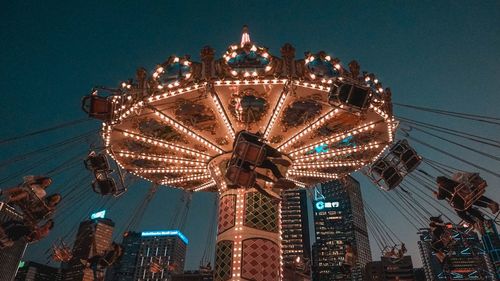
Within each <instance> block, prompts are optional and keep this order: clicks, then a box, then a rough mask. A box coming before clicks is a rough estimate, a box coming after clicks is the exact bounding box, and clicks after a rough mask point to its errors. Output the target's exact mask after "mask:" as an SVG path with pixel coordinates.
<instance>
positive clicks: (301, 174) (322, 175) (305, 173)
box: [287, 169, 339, 179]
mask: <svg viewBox="0 0 500 281" xmlns="http://www.w3.org/2000/svg"><path fill="white" fill-rule="evenodd" d="M287 174H288V176H299V177H312V178H324V179H338V178H339V176H338V175H337V174H330V173H320V172H308V171H299V170H294V169H289V170H288V172H287Z"/></svg>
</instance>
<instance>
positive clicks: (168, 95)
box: [148, 84, 203, 102]
mask: <svg viewBox="0 0 500 281" xmlns="http://www.w3.org/2000/svg"><path fill="white" fill-rule="evenodd" d="M202 86H203V84H202V85H200V84H194V85H192V86H188V87H185V88H179V89H177V90H173V91H169V90H167V91H165V92H163V93H161V94H159V95H155V96H151V97H149V98H148V102H154V101H160V100H164V99H168V98H171V97H175V96H179V95H183V94H187V93H189V92H192V91H195V90H198V89H199V88H200V87H202Z"/></svg>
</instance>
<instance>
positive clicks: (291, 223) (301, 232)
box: [281, 189, 311, 265]
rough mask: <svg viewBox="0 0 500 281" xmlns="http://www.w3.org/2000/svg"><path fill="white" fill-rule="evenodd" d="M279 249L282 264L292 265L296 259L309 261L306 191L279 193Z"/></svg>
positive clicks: (309, 245)
mask: <svg viewBox="0 0 500 281" xmlns="http://www.w3.org/2000/svg"><path fill="white" fill-rule="evenodd" d="M281 196H282V198H283V201H282V203H281V232H282V235H281V239H282V240H281V247H282V251H283V264H284V265H288V264H293V263H294V262H295V260H296V258H297V257H300V259H302V260H310V259H311V243H310V238H309V216H308V209H307V190H305V189H296V190H285V191H283V192H282V193H281Z"/></svg>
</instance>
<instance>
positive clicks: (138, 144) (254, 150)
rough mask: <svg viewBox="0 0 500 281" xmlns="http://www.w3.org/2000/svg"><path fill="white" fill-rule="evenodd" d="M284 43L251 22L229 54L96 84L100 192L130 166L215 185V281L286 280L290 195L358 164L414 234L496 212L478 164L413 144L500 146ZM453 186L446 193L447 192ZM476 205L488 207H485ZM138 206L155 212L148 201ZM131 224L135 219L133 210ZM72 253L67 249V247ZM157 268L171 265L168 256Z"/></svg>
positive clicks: (175, 181) (160, 181) (210, 53)
mask: <svg viewBox="0 0 500 281" xmlns="http://www.w3.org/2000/svg"><path fill="white" fill-rule="evenodd" d="M280 52H281V54H280V56H279V57H278V56H275V55H273V54H271V53H270V52H269V50H268V49H267V48H265V47H262V46H259V45H257V44H256V43H254V42H252V41H251V39H250V36H249V33H248V30H247V28H246V27H244V29H243V32H242V38H241V42H240V43H238V44H233V45H230V46H229V47H228V49H227V50H226V51H225V52H224V54H223V55H222V58H219V59H217V58H216V57H215V51H214V50H213V49H212V48H210V47H208V46H207V47H204V48H203V49H202V50H201V53H200V57H201V62H196V61H193V60H191V58H190V57H189V56H183V57H178V56H171V57H169V58H168V59H167V60H166V61H165V62H163V63H161V64H159V65H158V66H157V67H156V68H155V69H154V70H153V71H152V72H151V73H150V72H148V71H147V70H145V69H143V68H140V69H138V70H137V72H136V78H135V79H130V80H127V81H125V82H123V83H121V85H120V86H119V87H118V88H106V87H96V88H94V89H93V91H92V93H91V94H90V95H88V96H85V97H84V99H83V100H82V109H83V110H84V111H85V112H86V113H87V114H88V115H89V116H90V117H92V118H94V119H98V120H100V121H102V129H101V131H100V135H101V140H102V143H103V146H102V147H103V149H102V151H97V152H95V151H92V152H91V153H90V154H88V155H87V158H86V160H85V167H86V168H87V169H88V170H90V171H91V172H92V173H93V176H94V181H93V184H92V187H93V188H92V189H93V190H94V192H96V193H99V194H101V195H114V196H115V197H119V196H120V195H121V194H123V193H124V192H126V185H127V184H126V180H124V179H125V178H126V176H128V175H133V176H135V177H136V178H141V179H144V180H147V181H149V182H151V183H152V185H153V186H154V187H157V186H167V187H171V188H177V189H182V190H183V191H185V192H187V193H189V194H191V193H192V192H214V193H217V194H218V197H219V200H218V204H219V211H218V222H215V223H217V224H216V227H217V229H216V233H217V239H216V246H215V269H214V277H215V279H214V280H266V281H272V280H281V278H282V267H283V263H282V260H281V258H282V248H281V234H282V230H281V225H280V219H281V213H280V212H281V211H280V204H281V203H280V202H281V196H280V192H281V190H285V189H295V188H308V187H311V186H314V185H316V184H319V183H323V182H327V181H332V180H340V181H342V180H343V179H344V178H345V177H346V176H348V175H350V174H352V173H353V172H355V171H358V170H359V171H361V172H362V173H364V174H365V175H367V176H368V178H369V179H370V180H371V181H372V182H373V183H374V184H375V185H377V186H378V187H379V188H380V190H381V192H382V193H383V194H384V197H385V198H387V200H389V202H391V204H393V206H394V207H395V208H396V209H398V210H400V211H401V213H402V214H403V216H404V217H405V218H407V219H408V221H409V222H410V223H411V224H412V225H413V226H414V227H415V228H416V229H418V228H419V227H420V225H424V226H427V225H426V224H427V223H428V222H429V217H431V216H433V215H437V214H445V216H446V214H449V211H448V209H449V208H450V206H451V207H452V209H454V210H455V211H457V214H458V215H459V216H460V218H462V219H463V220H464V221H465V222H466V223H468V224H469V225H473V224H474V223H475V221H474V219H471V220H468V219H469V218H470V216H467V215H470V214H469V213H467V212H468V211H470V209H471V208H473V207H472V206H473V205H477V206H481V207H484V208H490V209H491V210H492V213H494V214H495V213H497V212H498V210H497V209H498V205H495V204H496V203H494V202H493V201H492V200H490V201H488V200H489V199H488V198H486V197H484V193H485V190H486V186H487V184H486V181H485V180H484V179H482V178H481V177H480V176H479V175H478V174H477V173H465V172H463V171H460V170H459V169H455V168H453V167H451V166H449V165H446V164H443V163H441V162H438V161H434V160H430V159H429V158H426V157H423V156H420V155H419V154H417V152H416V151H415V149H413V148H412V147H411V146H410V145H409V142H408V140H407V139H409V140H412V141H414V142H418V143H420V144H421V145H425V146H429V147H430V148H431V149H434V150H437V151H440V152H441V153H445V154H446V153H447V152H446V151H444V150H442V149H440V148H437V147H435V146H432V145H429V144H427V143H425V142H423V141H421V140H419V139H417V138H414V137H413V134H414V132H415V131H416V130H419V131H421V132H423V133H426V134H431V136H432V135H434V136H436V134H437V133H435V132H436V131H437V132H440V133H445V134H447V133H450V134H452V135H454V136H456V137H466V138H468V139H469V140H472V141H477V142H482V143H483V144H486V145H491V146H495V147H499V143H498V142H497V141H495V140H491V139H484V138H480V137H477V136H474V135H471V134H468V133H465V132H460V131H456V130H455V131H453V130H451V131H450V130H446V129H445V128H443V127H440V126H438V125H434V124H430V123H425V122H420V121H415V120H412V119H408V118H404V117H399V116H398V117H397V118H396V117H395V116H394V114H393V104H392V100H391V90H390V89H389V88H384V87H383V86H382V84H381V82H380V81H379V80H378V78H377V77H376V76H375V75H374V74H372V73H368V72H363V71H361V70H360V66H359V64H358V63H357V62H356V61H352V62H350V63H348V64H347V65H344V64H342V63H341V62H340V60H339V59H338V58H335V57H333V56H330V55H328V54H326V53H325V52H322V51H321V52H318V53H310V52H307V53H305V57H304V58H299V59H297V58H296V57H295V49H294V48H293V47H292V46H291V45H290V44H285V45H284V46H283V47H282V48H281V49H280ZM401 106H402V107H403V106H404V107H408V108H410V109H413V110H421V111H428V112H432V113H435V114H442V115H447V116H451V117H459V118H465V119H467V118H469V119H475V120H479V121H486V122H490V123H495V124H497V123H498V121H499V120H497V118H492V117H485V116H477V115H474V116H473V115H468V114H459V113H456V112H450V111H444V110H433V109H428V108H421V107H416V106H410V105H401ZM400 124H402V125H400ZM69 125H71V126H73V125H74V124H68V126H69ZM398 128H399V130H398ZM396 134H399V135H402V136H403V137H399V138H396ZM79 139H81V137H78V138H76V139H75V141H77V140H79ZM444 140H448V139H446V138H444ZM450 142H451V141H450ZM452 143H453V142H452ZM448 154H449V153H448ZM448 156H450V157H452V158H454V159H456V160H459V161H462V162H465V163H469V164H472V166H473V167H475V168H477V169H480V170H482V171H485V172H486V173H489V174H493V175H494V176H496V177H498V176H499V175H498V174H496V173H495V172H494V171H491V170H488V169H486V168H484V167H481V166H479V165H477V164H474V163H470V162H468V161H467V160H464V159H462V158H460V157H458V156H455V155H451V154H449V155H448ZM110 162H112V163H116V169H114V170H113V169H111V167H110ZM423 165H426V167H427V168H429V169H433V170H434V171H435V172H437V173H438V175H443V174H444V175H447V176H448V177H449V178H450V180H451V182H453V183H455V185H454V186H452V187H451V189H450V188H449V187H450V186H446V184H444V183H443V185H442V186H441V184H440V187H439V189H436V188H435V187H434V186H435V185H436V183H435V182H434V179H435V176H433V175H431V174H430V172H426V171H425V170H423V167H422V166H423ZM419 166H420V167H419ZM416 170H418V171H419V172H420V173H417V172H416ZM438 183H439V182H438ZM452 185H453V184H452ZM447 188H448V189H447ZM389 191H390V192H389ZM402 191H403V192H402ZM429 191H430V192H435V191H436V192H437V193H439V192H441V193H439V194H438V199H444V200H447V201H449V205H445V204H443V203H432V202H431V203H429V202H430V200H434V199H435V198H433V196H432V195H429V194H428V193H430V192H429ZM446 191H447V192H448V193H449V194H443V192H446ZM394 194H395V195H394ZM440 196H441V197H440ZM63 197H64V196H63ZM150 199H151V197H149V199H148V200H150ZM486 199H488V200H486ZM148 200H146V201H148ZM485 200H486V201H485ZM187 201H189V199H188V200H187ZM422 201H423V202H424V203H420V202H422ZM479 201H483V202H482V203H484V204H482V205H481V204H479V205H478V202H479ZM404 203H408V204H406V205H403V204H404ZM426 204H428V205H430V206H432V208H434V209H432V208H429V207H426V206H425V205H426ZM364 205H365V212H366V214H367V217H368V219H369V220H368V227H369V229H370V231H371V232H374V233H375V239H376V240H377V245H378V246H379V248H380V250H381V252H382V253H383V255H384V256H399V258H401V256H402V255H404V253H405V252H406V248H405V247H404V244H403V243H402V242H401V241H400V240H399V239H397V237H394V235H393V233H392V232H391V233H392V234H391V233H388V232H387V231H380V226H381V225H385V227H383V228H388V227H387V225H386V224H385V223H384V221H383V220H382V219H381V218H380V217H379V216H378V215H377V214H375V212H374V210H373V208H371V207H370V206H369V202H364ZM495 207H496V209H495ZM25 209H26V210H27V209H28V208H25ZM138 209H139V211H138V212H144V209H145V207H144V206H143V208H138ZM430 210H432V212H431V211H430ZM406 212H408V213H406ZM447 212H448V213H447ZM459 212H462V213H459ZM25 213H27V214H29V213H30V212H28V211H25ZM464 214H465V215H464ZM485 215H486V216H488V214H486V212H485ZM476 217H479V216H476ZM448 218H449V217H447V219H448ZM134 220H136V221H137V220H138V218H137V217H136V216H135V215H134ZM450 221H451V219H450ZM419 223H420V225H417V224H419ZM376 225H378V227H377V226H376ZM473 227H474V228H475V229H479V230H480V226H477V225H474V226H473ZM438 238H439V237H438ZM214 240H215V239H214ZM395 240H396V242H395ZM397 240H399V241H397ZM388 241H390V242H394V243H388ZM389 244H391V245H389ZM396 244H399V245H400V249H399V250H398V249H397V247H396V246H393V245H396ZM63 250H67V247H66V248H60V249H59V252H62V251H63ZM434 250H435V251H442V252H443V253H444V252H446V251H445V250H443V249H434ZM59 252H58V253H59ZM396 252H399V254H397V253H396ZM59 254H60V253H59ZM66 254H67V256H70V255H71V253H66ZM60 256H61V255H58V259H62V258H61V257H60ZM396 258H397V257H395V259H396ZM152 268H155V270H156V271H158V270H160V271H161V270H163V269H162V267H161V266H160V265H159V264H152Z"/></svg>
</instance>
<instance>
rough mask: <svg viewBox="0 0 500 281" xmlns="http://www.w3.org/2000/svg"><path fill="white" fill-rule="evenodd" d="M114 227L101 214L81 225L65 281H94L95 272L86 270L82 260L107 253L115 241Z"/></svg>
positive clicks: (66, 270)
mask: <svg viewBox="0 0 500 281" xmlns="http://www.w3.org/2000/svg"><path fill="white" fill-rule="evenodd" d="M97 214H99V215H97ZM114 227H115V223H114V222H113V221H112V220H110V219H107V218H104V214H102V213H101V212H99V213H96V214H93V215H92V216H91V218H90V219H89V220H86V221H83V222H81V223H80V227H79V228H78V232H77V234H76V240H75V243H74V244H73V251H72V252H73V258H72V259H71V260H70V261H69V262H68V263H67V264H65V265H64V268H65V274H64V280H65V281H94V273H93V271H92V270H91V269H88V268H85V267H84V265H83V264H82V262H81V261H80V260H81V259H88V258H90V257H92V256H95V255H102V254H103V253H104V252H106V251H107V250H108V249H109V248H110V246H111V243H112V240H113V229H114Z"/></svg>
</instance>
